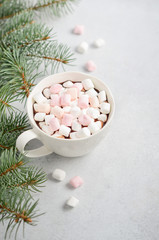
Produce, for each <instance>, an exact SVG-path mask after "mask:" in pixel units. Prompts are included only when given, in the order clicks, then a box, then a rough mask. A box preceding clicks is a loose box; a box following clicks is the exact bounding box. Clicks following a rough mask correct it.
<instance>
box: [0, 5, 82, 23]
mask: <svg viewBox="0 0 159 240" xmlns="http://www.w3.org/2000/svg"><path fill="white" fill-rule="evenodd" d="M76 2H77V0H42V1H41V0H39V1H38V2H37V3H36V4H35V5H32V6H26V5H25V4H24V2H23V4H22V3H21V2H20V1H19V2H17V1H15V0H12V1H11V4H10V6H12V8H11V9H8V4H7V3H6V4H5V2H4V4H3V5H2V6H1V9H0V19H2V20H5V19H8V18H11V17H13V16H15V15H17V14H21V13H24V12H30V11H38V10H41V9H45V8H48V7H49V8H51V9H52V12H53V14H54V15H55V16H61V15H63V14H68V13H69V12H72V10H73V4H75V3H76ZM14 4H16V6H15V5H14Z"/></svg>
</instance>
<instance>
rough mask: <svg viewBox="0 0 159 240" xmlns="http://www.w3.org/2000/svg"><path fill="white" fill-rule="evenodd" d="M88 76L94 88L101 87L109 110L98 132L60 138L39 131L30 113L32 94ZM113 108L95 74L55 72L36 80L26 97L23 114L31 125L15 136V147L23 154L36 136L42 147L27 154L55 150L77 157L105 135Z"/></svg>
mask: <svg viewBox="0 0 159 240" xmlns="http://www.w3.org/2000/svg"><path fill="white" fill-rule="evenodd" d="M86 78H90V79H91V80H92V81H93V83H94V86H95V88H96V89H98V90H99V91H100V90H105V91H106V94H107V98H108V102H109V103H110V105H111V110H110V114H109V118H108V121H107V123H106V124H105V126H104V127H103V128H102V129H101V130H100V131H98V132H97V133H95V134H93V135H92V136H90V137H86V138H82V139H61V138H55V137H52V136H49V135H47V134H46V133H45V132H43V131H42V130H41V129H40V128H39V127H38V126H37V124H36V122H35V121H34V116H33V104H34V99H33V96H34V95H35V94H36V93H38V92H41V91H42V90H43V89H44V88H46V87H49V86H51V85H52V84H55V83H62V82H64V81H66V80H71V81H76V82H81V81H82V80H83V79H86ZM114 110H115V104H114V99H113V96H112V94H111V92H110V90H109V88H108V87H107V86H106V85H105V83H104V82H102V81H101V80H99V79H98V78H96V77H93V76H91V75H88V74H84V73H80V72H64V73H58V74H54V75H51V76H48V77H46V78H44V79H43V80H42V81H40V82H39V83H38V84H37V85H36V86H35V87H34V89H33V91H32V92H31V93H30V95H29V97H28V100H27V113H28V118H29V121H30V123H31V125H32V127H33V129H31V130H27V131H25V132H23V133H22V134H21V135H20V136H19V137H18V139H17V142H16V147H17V148H18V150H19V151H20V152H22V153H24V148H25V145H26V144H27V143H28V142H29V141H30V140H32V139H35V138H37V139H39V140H40V141H41V142H42V143H43V146H42V147H40V148H37V149H34V150H29V151H27V152H26V156H27V157H33V158H34V157H41V156H45V155H48V154H50V153H53V152H55V153H56V154H59V155H61V156H65V157H77V156H82V155H85V154H87V153H88V152H90V151H91V150H93V149H94V148H95V147H96V146H97V144H98V143H99V142H100V141H101V140H102V139H103V138H104V137H105V135H106V134H107V132H108V128H109V126H110V123H111V121H112V118H113V115H114Z"/></svg>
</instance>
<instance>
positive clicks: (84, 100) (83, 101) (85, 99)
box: [78, 94, 89, 108]
mask: <svg viewBox="0 0 159 240" xmlns="http://www.w3.org/2000/svg"><path fill="white" fill-rule="evenodd" d="M78 106H79V107H80V108H88V106H89V96H88V95H85V94H84V95H81V96H80V97H79V100H78Z"/></svg>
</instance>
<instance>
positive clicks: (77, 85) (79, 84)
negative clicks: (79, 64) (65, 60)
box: [73, 82, 83, 91]
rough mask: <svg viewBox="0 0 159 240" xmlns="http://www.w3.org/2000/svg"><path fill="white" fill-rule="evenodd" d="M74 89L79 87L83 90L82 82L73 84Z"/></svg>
mask: <svg viewBox="0 0 159 240" xmlns="http://www.w3.org/2000/svg"><path fill="white" fill-rule="evenodd" d="M73 87H77V88H78V89H79V91H81V90H82V89H83V85H82V83H81V82H76V83H74V84H73Z"/></svg>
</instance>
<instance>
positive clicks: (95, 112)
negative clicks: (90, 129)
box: [87, 107, 100, 119]
mask: <svg viewBox="0 0 159 240" xmlns="http://www.w3.org/2000/svg"><path fill="white" fill-rule="evenodd" d="M87 114H88V115H89V116H90V117H91V118H94V119H97V118H98V117H99V115H100V112H99V110H98V109H96V108H92V107H90V108H88V109H87Z"/></svg>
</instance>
